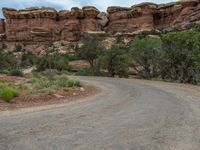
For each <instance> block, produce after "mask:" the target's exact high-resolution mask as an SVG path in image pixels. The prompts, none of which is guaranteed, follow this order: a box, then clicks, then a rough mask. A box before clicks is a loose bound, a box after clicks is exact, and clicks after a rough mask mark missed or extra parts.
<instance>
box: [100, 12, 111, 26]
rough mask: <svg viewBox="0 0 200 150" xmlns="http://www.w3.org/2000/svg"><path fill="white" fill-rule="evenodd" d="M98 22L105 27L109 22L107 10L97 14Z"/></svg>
mask: <svg viewBox="0 0 200 150" xmlns="http://www.w3.org/2000/svg"><path fill="white" fill-rule="evenodd" d="M97 19H98V23H99V24H100V25H101V26H102V27H105V26H106V25H107V23H108V21H109V20H108V15H107V14H106V13H105V12H100V13H99V14H98V15H97Z"/></svg>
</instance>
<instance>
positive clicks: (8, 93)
mask: <svg viewBox="0 0 200 150" xmlns="http://www.w3.org/2000/svg"><path fill="white" fill-rule="evenodd" d="M18 96H19V93H18V92H17V91H15V90H13V89H3V90H2V91H1V97H2V99H3V100H4V101H6V102H10V101H11V100H12V99H13V98H14V97H18Z"/></svg>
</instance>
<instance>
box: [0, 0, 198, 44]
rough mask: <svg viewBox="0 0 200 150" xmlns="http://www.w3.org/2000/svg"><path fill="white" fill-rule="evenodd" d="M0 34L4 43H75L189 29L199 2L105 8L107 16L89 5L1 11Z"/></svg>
mask: <svg viewBox="0 0 200 150" xmlns="http://www.w3.org/2000/svg"><path fill="white" fill-rule="evenodd" d="M3 14H4V16H5V18H6V24H5V28H4V23H5V22H4V21H0V33H3V32H5V35H6V40H7V41H50V40H53V41H57V40H66V41H78V40H80V39H81V37H82V35H83V34H84V33H85V32H93V33H103V32H104V31H106V32H107V33H110V34H111V33H114V32H119V33H131V32H136V31H141V30H153V29H163V28H169V27H170V28H181V29H187V28H192V27H194V26H197V25H199V24H200V2H199V0H183V1H179V2H175V3H169V4H162V5H157V4H153V3H142V4H139V5H134V6H132V7H130V8H124V7H115V6H112V7H109V8H108V9H107V13H104V12H100V11H99V10H98V9H96V8H95V7H92V6H87V7H83V8H82V9H79V8H76V7H74V8H72V9H71V10H70V11H68V10H63V11H60V12H57V11H56V10H55V9H52V8H28V9H24V10H16V9H11V8H3Z"/></svg>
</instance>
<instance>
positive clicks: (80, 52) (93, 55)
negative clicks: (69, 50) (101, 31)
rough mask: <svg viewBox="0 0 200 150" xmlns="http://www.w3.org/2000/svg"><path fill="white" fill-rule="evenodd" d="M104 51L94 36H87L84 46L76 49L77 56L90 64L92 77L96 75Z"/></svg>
mask: <svg viewBox="0 0 200 150" xmlns="http://www.w3.org/2000/svg"><path fill="white" fill-rule="evenodd" d="M103 50H104V47H103V46H102V45H101V44H100V43H99V41H98V40H97V38H96V37H95V36H94V35H90V34H86V35H85V36H84V39H83V46H82V47H80V48H78V47H77V48H76V49H75V52H76V56H77V57H79V58H82V59H84V60H86V61H87V62H88V63H89V64H90V69H91V72H92V75H96V71H97V65H98V57H99V55H100V54H101V53H102V51H103Z"/></svg>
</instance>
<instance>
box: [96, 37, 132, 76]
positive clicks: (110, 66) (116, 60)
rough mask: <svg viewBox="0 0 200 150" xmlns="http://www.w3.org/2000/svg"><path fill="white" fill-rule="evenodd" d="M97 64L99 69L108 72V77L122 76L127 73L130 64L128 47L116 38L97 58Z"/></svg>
mask: <svg viewBox="0 0 200 150" xmlns="http://www.w3.org/2000/svg"><path fill="white" fill-rule="evenodd" d="M99 62H100V66H101V68H103V69H106V70H107V71H108V73H109V76H111V77H114V76H115V75H119V76H120V75H121V76H123V74H124V73H125V72H128V68H129V63H130V52H129V48H128V46H127V45H126V44H125V43H124V42H123V41H122V40H121V39H120V38H117V40H116V42H115V43H114V44H113V45H112V47H111V48H110V49H107V50H105V51H104V53H103V54H102V55H101V56H100V57H99ZM123 77H125V76H123Z"/></svg>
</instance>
